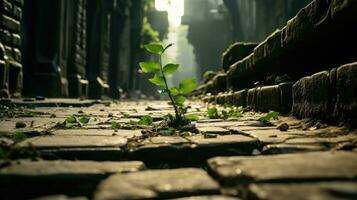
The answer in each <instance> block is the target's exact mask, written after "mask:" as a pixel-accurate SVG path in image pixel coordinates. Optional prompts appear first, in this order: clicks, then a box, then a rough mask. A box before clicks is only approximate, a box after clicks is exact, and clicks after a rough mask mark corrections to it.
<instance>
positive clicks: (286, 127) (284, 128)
mask: <svg viewBox="0 0 357 200" xmlns="http://www.w3.org/2000/svg"><path fill="white" fill-rule="evenodd" d="M277 129H279V130H280V131H288V130H289V124H287V123H285V122H284V123H281V124H279V125H278V126H277Z"/></svg>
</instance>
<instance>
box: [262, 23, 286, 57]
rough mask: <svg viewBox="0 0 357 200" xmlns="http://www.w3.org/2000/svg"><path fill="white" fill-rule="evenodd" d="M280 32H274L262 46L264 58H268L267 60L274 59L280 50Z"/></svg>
mask: <svg viewBox="0 0 357 200" xmlns="http://www.w3.org/2000/svg"><path fill="white" fill-rule="evenodd" d="M282 47H283V45H282V31H281V30H279V29H278V30H276V31H274V32H273V33H272V34H271V35H269V36H268V38H267V39H266V43H265V46H264V56H265V57H267V56H270V58H269V59H274V58H276V57H277V56H278V54H279V53H280V51H281V50H282Z"/></svg>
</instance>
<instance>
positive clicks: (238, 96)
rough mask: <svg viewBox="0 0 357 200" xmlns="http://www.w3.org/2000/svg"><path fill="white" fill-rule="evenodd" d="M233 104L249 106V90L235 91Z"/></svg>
mask: <svg viewBox="0 0 357 200" xmlns="http://www.w3.org/2000/svg"><path fill="white" fill-rule="evenodd" d="M233 105H235V106H243V107H246V106H247V90H240V91H238V92H234V93H233Z"/></svg>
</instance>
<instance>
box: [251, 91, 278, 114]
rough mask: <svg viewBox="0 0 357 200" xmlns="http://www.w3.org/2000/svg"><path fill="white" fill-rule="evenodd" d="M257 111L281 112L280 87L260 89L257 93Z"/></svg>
mask: <svg viewBox="0 0 357 200" xmlns="http://www.w3.org/2000/svg"><path fill="white" fill-rule="evenodd" d="M256 107H257V108H256V109H257V110H260V111H265V112H267V111H269V110H274V111H280V109H281V91H280V88H279V86H277V85H276V86H265V87H261V88H259V90H258V92H257V106H256Z"/></svg>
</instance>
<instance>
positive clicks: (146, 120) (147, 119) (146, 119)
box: [138, 115, 154, 126]
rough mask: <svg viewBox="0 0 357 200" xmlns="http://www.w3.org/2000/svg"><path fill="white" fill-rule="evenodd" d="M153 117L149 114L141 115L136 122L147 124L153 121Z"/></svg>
mask: <svg viewBox="0 0 357 200" xmlns="http://www.w3.org/2000/svg"><path fill="white" fill-rule="evenodd" d="M153 121H154V120H153V118H152V117H151V116H150V115H145V116H142V117H141V118H140V120H139V122H138V124H139V125H144V126H149V125H151V124H152V122H153Z"/></svg>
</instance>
